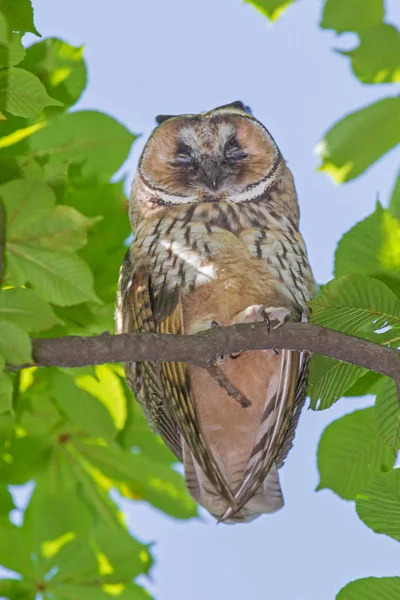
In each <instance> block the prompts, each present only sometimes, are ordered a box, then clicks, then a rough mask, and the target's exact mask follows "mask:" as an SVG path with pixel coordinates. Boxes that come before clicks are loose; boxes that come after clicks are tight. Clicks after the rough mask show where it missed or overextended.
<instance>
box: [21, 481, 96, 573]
mask: <svg viewBox="0 0 400 600" xmlns="http://www.w3.org/2000/svg"><path fill="white" fill-rule="evenodd" d="M91 524H92V516H91V513H90V511H89V509H88V508H87V507H86V505H85V504H84V503H83V502H82V500H80V499H79V498H78V495H77V493H76V489H70V490H68V491H64V492H58V493H47V492H46V491H45V492H44V493H43V492H42V490H41V488H40V486H37V487H36V488H35V491H34V493H33V496H32V499H31V502H30V503H29V506H28V508H27V510H26V512H25V519H24V530H25V531H26V532H27V534H28V535H29V539H30V540H31V543H32V547H33V548H35V550H36V551H37V552H38V554H40V555H41V556H42V557H43V559H46V558H47V559H50V558H52V557H53V556H55V555H56V554H57V552H59V550H60V549H61V547H62V546H63V545H64V544H67V543H68V542H70V541H72V540H73V539H74V538H76V537H77V536H78V535H84V536H88V534H89V529H90V526H91ZM44 562H45V561H44ZM44 574H45V573H43V575H44Z"/></svg>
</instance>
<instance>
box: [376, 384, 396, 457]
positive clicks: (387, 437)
mask: <svg viewBox="0 0 400 600" xmlns="http://www.w3.org/2000/svg"><path fill="white" fill-rule="evenodd" d="M374 421H375V426H376V430H377V432H378V433H379V435H380V436H381V438H382V439H383V440H384V441H385V442H386V443H387V444H388V446H390V447H391V448H392V450H393V451H397V450H398V449H399V448H400V407H399V397H398V393H397V388H396V384H395V383H394V381H393V380H392V379H387V380H386V381H385V383H384V385H383V386H382V388H381V390H380V392H379V393H378V395H377V397H376V402H375V408H374Z"/></svg>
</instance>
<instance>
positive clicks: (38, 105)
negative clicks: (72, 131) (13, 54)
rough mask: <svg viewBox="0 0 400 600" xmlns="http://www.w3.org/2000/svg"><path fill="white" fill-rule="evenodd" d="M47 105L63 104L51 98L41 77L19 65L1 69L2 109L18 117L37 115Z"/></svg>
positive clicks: (0, 98) (0, 103)
mask: <svg viewBox="0 0 400 600" xmlns="http://www.w3.org/2000/svg"><path fill="white" fill-rule="evenodd" d="M45 106H61V103H60V102H59V101H58V100H54V99H53V98H50V96H49V95H48V93H47V92H46V88H45V87H44V86H43V84H42V83H41V82H40V79H38V77H36V75H33V74H32V73H29V71H24V70H23V69H20V68H18V67H10V68H9V69H3V70H1V71H0V110H1V111H5V112H9V113H11V114H13V115H15V116H17V117H36V116H37V115H38V114H40V113H41V112H42V110H43V108H44V107H45Z"/></svg>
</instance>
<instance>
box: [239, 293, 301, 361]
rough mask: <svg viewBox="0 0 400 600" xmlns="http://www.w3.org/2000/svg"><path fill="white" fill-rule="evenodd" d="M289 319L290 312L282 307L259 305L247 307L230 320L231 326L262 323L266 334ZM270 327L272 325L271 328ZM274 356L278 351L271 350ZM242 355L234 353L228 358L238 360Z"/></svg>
mask: <svg viewBox="0 0 400 600" xmlns="http://www.w3.org/2000/svg"><path fill="white" fill-rule="evenodd" d="M290 317H291V312H290V310H288V309H287V308H283V307H282V306H279V307H275V306H268V307H265V306H262V305H261V304H254V305H252V306H248V307H247V308H245V309H244V310H242V311H241V312H240V313H238V314H237V315H235V316H234V317H233V319H232V325H235V324H236V323H259V322H260V321H264V322H265V323H266V324H267V328H268V333H269V332H270V331H271V328H272V329H278V328H279V327H282V325H284V324H285V323H286V321H288V320H289V319H290ZM271 325H273V326H272V327H271ZM273 352H274V354H279V351H278V350H273ZM241 355H242V352H236V353H234V354H231V355H230V357H231V358H233V359H236V358H239V356H241Z"/></svg>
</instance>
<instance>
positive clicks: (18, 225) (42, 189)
mask: <svg viewBox="0 0 400 600" xmlns="http://www.w3.org/2000/svg"><path fill="white" fill-rule="evenodd" d="M0 196H1V198H2V199H3V202H4V206H5V209H6V218H7V237H9V238H10V239H12V238H13V237H18V236H20V235H21V234H22V232H24V231H26V230H27V229H29V228H30V227H31V226H32V223H34V222H35V221H38V220H40V219H42V218H43V217H44V216H45V215H46V214H47V213H48V212H49V210H51V209H52V208H53V206H54V204H55V202H56V198H55V196H54V192H53V190H52V189H51V187H50V186H48V185H47V184H46V183H45V182H44V181H42V180H40V179H37V178H28V179H13V180H12V181H9V182H8V183H4V184H3V185H1V186H0Z"/></svg>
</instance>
